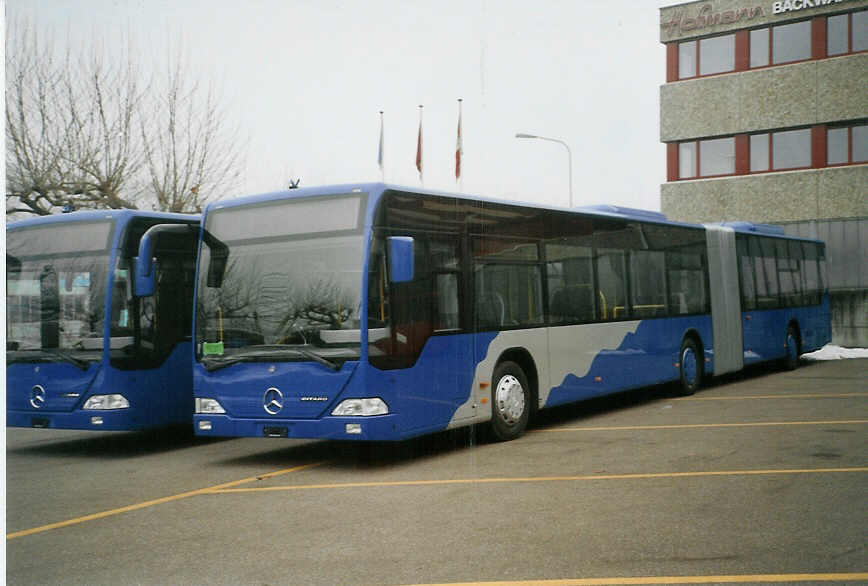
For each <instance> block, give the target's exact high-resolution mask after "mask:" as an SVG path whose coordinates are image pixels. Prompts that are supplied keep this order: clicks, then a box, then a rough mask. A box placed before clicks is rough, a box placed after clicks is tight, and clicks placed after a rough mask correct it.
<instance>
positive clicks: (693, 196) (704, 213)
mask: <svg viewBox="0 0 868 586" xmlns="http://www.w3.org/2000/svg"><path fill="white" fill-rule="evenodd" d="M660 204H661V210H662V212H663V213H664V214H666V216H667V217H669V218H670V219H673V220H681V221H685V222H718V221H737V220H747V221H751V222H770V223H774V222H788V221H797V220H811V219H823V218H841V217H860V216H868V165H857V166H852V167H835V168H827V169H808V170H804V171H789V172H781V173H768V174H762V175H743V176H739V177H722V178H718V179H709V180H700V181H675V182H672V183H664V184H663V185H662V186H661V197H660Z"/></svg>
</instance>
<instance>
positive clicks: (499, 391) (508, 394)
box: [491, 361, 531, 441]
mask: <svg viewBox="0 0 868 586" xmlns="http://www.w3.org/2000/svg"><path fill="white" fill-rule="evenodd" d="M492 382H493V383H494V386H493V387H492V389H491V403H492V405H491V411H492V413H491V432H492V434H493V435H494V438H495V439H497V440H500V441H507V440H512V439H515V438H517V437H519V436H520V435H521V434H522V433H524V430H525V428H526V427H527V422H528V419H529V418H530V402H531V394H530V387H529V386H528V384H527V377H526V376H525V374H524V371H523V370H522V369H521V367H520V366H519V365H518V364H516V363H515V362H509V361H506V362H501V363H500V364H498V365H497V367H496V368H495V369H494V376H493V377H492Z"/></svg>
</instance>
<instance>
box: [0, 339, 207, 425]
mask: <svg viewBox="0 0 868 586" xmlns="http://www.w3.org/2000/svg"><path fill="white" fill-rule="evenodd" d="M190 361H191V344H190V342H185V343H182V344H178V345H177V346H176V347H175V348H174V349H173V350H172V353H171V354H170V355H169V358H168V359H167V360H166V361H165V362H164V363H163V364H162V365H161V366H160V367H159V368H153V369H147V370H144V369H142V370H118V369H115V368H112V367H110V366H109V367H105V366H102V365H101V364H99V363H93V364H91V365H90V366H89V367H88V369H87V370H81V369H79V368H77V367H75V366H73V365H72V364H65V363H15V364H10V365H9V366H7V368H6V389H7V390H6V401H7V403H6V404H7V410H6V425H7V426H8V427H50V428H57V429H94V430H107V431H124V430H138V429H149V428H153V427H162V426H165V425H171V424H189V423H190V420H191V416H192V412H193V397H192V394H191V392H190V389H191V388H192V380H191V376H190V367H189V365H190ZM35 385H39V386H41V387H42V388H43V389H44V391H45V404H44V405H43V406H42V407H40V408H38V409H37V408H35V407H34V406H33V405H32V404H31V403H30V398H31V396H32V392H33V388H34V386H35ZM115 393H119V394H122V395H123V396H124V397H126V399H127V400H128V401H129V402H130V407H129V408H128V409H113V410H95V409H93V410H92V409H88V410H84V409H82V406H83V405H84V403H85V401H87V400H88V398H90V397H91V396H93V395H103V394H115ZM96 416H98V417H102V423H101V424H98V425H95V424H93V423H92V422H91V418H92V417H96Z"/></svg>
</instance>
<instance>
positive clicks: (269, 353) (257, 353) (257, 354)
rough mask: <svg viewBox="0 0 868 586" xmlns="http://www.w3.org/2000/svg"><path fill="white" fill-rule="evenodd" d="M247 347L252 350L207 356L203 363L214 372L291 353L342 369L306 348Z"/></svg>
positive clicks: (209, 370)
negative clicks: (233, 365) (242, 363)
mask: <svg viewBox="0 0 868 586" xmlns="http://www.w3.org/2000/svg"><path fill="white" fill-rule="evenodd" d="M247 348H250V350H249V351H247V352H244V353H243V354H235V355H233V356H227V357H225V358H223V357H214V356H206V357H203V358H202V363H203V364H204V365H205V370H207V371H208V372H213V371H215V370H219V369H221V368H225V367H227V366H231V365H232V364H238V363H239V362H258V361H263V360H269V359H274V358H279V357H281V356H286V355H290V356H302V357H304V358H307V359H308V360H313V361H315V362H318V363H320V364H322V365H323V366H326V367H327V368H330V369H332V370H334V371H337V370H340V368H341V367H340V365H339V364H337V363H336V362H333V361H331V360H329V359H327V358H324V357H322V356H320V355H319V354H316V353H314V352H311V351H310V350H306V349H305V348H293V347H287V346H277V345H276V346H269V345H257V346H247Z"/></svg>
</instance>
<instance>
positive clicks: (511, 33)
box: [7, 0, 674, 210]
mask: <svg viewBox="0 0 868 586" xmlns="http://www.w3.org/2000/svg"><path fill="white" fill-rule="evenodd" d="M673 3H674V2H670V1H665V2H664V1H660V0H606V1H605V2H599V1H592V0H535V1H533V2H531V1H529V0H523V1H514V0H436V1H434V0H431V1H428V0H424V1H423V0H364V1H363V0H351V1H339V0H248V1H239V0H233V1H223V0H207V1H199V0H8V5H7V6H8V10H7V26H14V25H15V23H16V22H17V21H20V17H24V18H26V19H28V20H30V21H31V22H32V23H34V24H35V25H36V27H37V28H38V30H40V31H49V32H51V33H53V34H54V38H55V42H56V43H58V44H62V43H65V42H66V41H67V39H71V40H72V42H73V43H74V44H75V45H76V46H81V43H89V42H92V41H91V40H92V39H100V40H102V42H104V43H105V44H106V45H107V46H108V47H109V48H110V47H111V46H112V43H116V42H118V39H119V38H120V34H121V33H128V34H129V36H131V37H132V39H133V41H134V43H135V44H136V45H137V46H139V47H140V48H141V49H140V50H141V59H142V60H148V59H151V58H153V57H154V56H159V55H161V54H162V53H164V51H163V48H164V47H165V46H166V45H167V44H172V45H177V44H178V41H179V40H181V41H182V43H183V46H184V49H185V52H186V53H187V55H188V59H189V62H190V71H192V72H193V73H194V74H195V75H200V76H202V78H203V79H212V78H213V79H216V80H219V81H220V82H221V83H222V87H223V92H224V95H225V98H226V101H227V104H228V114H229V116H230V117H232V118H233V119H235V120H237V121H238V123H239V125H240V127H241V129H242V132H243V135H244V136H245V140H246V142H247V145H248V149H247V163H246V172H245V173H244V183H243V185H242V186H241V187H240V188H239V189H238V190H237V192H233V193H227V194H226V197H233V196H237V195H244V194H250V193H260V192H264V191H273V190H276V189H283V188H285V187H286V185H287V180H288V179H289V178H290V177H292V178H301V184H302V186H313V185H324V184H331V183H353V182H361V181H379V180H380V179H381V174H380V169H379V167H378V165H377V147H378V140H379V130H380V117H379V111H380V110H383V111H384V119H385V179H386V181H388V182H391V183H399V184H403V185H410V186H418V185H420V181H419V175H418V173H417V172H416V167H415V158H416V135H417V130H418V124H419V108H418V106H419V105H420V104H422V105H424V113H423V141H424V185H425V187H428V188H432V189H438V190H447V191H464V192H467V193H474V194H480V195H486V196H492V197H501V198H507V199H515V200H520V201H530V202H537V203H545V204H553V205H567V203H568V198H569V186H568V170H569V167H568V164H567V151H566V149H565V148H564V147H563V146H562V145H560V144H556V143H552V142H545V141H539V140H526V139H525V140H520V139H516V138H515V134H516V133H517V132H524V133H530V134H537V135H542V136H548V137H553V138H558V139H561V140H564V141H565V142H567V143H568V144H569V145H570V148H571V149H572V170H573V199H574V203H575V205H587V204H595V203H612V204H616V205H624V206H631V207H640V208H645V209H654V210H658V209H659V207H660V197H659V194H660V184H661V183H662V182H663V181H664V180H665V150H664V147H663V146H662V145H661V143H660V140H659V130H658V127H659V106H658V102H659V86H660V85H661V84H662V83H663V82H664V78H665V49H664V47H663V45H661V44H660V42H659V40H658V39H659V24H658V23H659V11H658V9H659V7H660V6H665V5H670V4H673ZM458 98H463V100H464V101H463V136H464V159H463V173H462V184H461V185H459V184H458V183H457V182H456V181H455V176H454V172H455V170H454V161H455V143H456V126H457V119H458V103H457V99H458Z"/></svg>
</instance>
